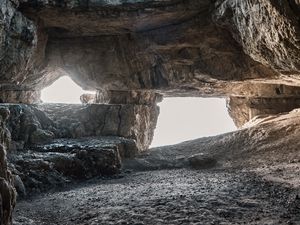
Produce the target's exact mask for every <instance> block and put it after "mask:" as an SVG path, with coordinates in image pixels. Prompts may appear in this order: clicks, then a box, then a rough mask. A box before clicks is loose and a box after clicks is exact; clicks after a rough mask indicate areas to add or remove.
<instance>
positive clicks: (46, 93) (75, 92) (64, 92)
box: [41, 76, 95, 104]
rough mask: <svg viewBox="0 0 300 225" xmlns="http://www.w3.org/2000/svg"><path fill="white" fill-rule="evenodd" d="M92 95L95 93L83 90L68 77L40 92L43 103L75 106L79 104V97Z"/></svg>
mask: <svg viewBox="0 0 300 225" xmlns="http://www.w3.org/2000/svg"><path fill="white" fill-rule="evenodd" d="M94 93H95V92H92V91H85V90H83V89H82V88H81V87H80V86H78V85H77V84H76V83H75V82H74V81H73V80H72V79H71V78H70V77H68V76H63V77H60V78H59V79H58V80H56V81H55V82H54V83H53V84H52V85H50V86H49V87H46V88H44V89H43V90H42V92H41V100H42V101H43V102H45V103H69V104H71V103H73V104H76V103H81V101H80V96H81V95H83V94H94Z"/></svg>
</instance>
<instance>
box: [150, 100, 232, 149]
mask: <svg viewBox="0 0 300 225" xmlns="http://www.w3.org/2000/svg"><path fill="white" fill-rule="evenodd" d="M159 106H160V115H159V117H158V122H157V126H156V129H155V132H154V138H153V142H152V144H151V147H157V146H164V145H173V144H177V143H180V142H183V141H187V140H192V139H196V138H200V137H207V136H214V135H218V134H222V133H226V132H230V131H234V130H236V127H235V125H234V123H233V121H232V119H231V118H230V116H229V114H228V111H227V107H226V100H225V99H221V98H186V97H184V98H164V100H163V101H162V102H161V103H160V104H159Z"/></svg>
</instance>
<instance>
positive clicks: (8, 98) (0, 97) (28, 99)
mask: <svg viewBox="0 0 300 225" xmlns="http://www.w3.org/2000/svg"><path fill="white" fill-rule="evenodd" d="M40 98H41V95H40V91H31V90H29V91H26V90H2V91H1V89H0V103H25V104H34V103H40V102H41V100H40Z"/></svg>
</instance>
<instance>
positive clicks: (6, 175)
mask: <svg viewBox="0 0 300 225" xmlns="http://www.w3.org/2000/svg"><path fill="white" fill-rule="evenodd" d="M8 117H9V110H7V109H6V108H2V107H1V108H0V138H1V144H0V196H1V199H0V203H1V204H0V224H3V225H10V224H12V212H13V209H14V207H15V203H16V192H15V189H14V187H13V176H12V174H11V172H10V170H9V169H8V167H7V158H6V150H7V147H8V146H9V142H10V133H9V131H8V129H7V128H6V126H5V122H6V120H7V119H8Z"/></svg>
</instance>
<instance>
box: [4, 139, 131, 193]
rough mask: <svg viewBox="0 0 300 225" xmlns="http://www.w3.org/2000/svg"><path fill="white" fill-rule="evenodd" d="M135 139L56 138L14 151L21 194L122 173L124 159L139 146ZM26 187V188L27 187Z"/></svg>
mask: <svg viewBox="0 0 300 225" xmlns="http://www.w3.org/2000/svg"><path fill="white" fill-rule="evenodd" d="M134 148H136V146H135V143H134V141H133V140H130V139H125V138H120V137H98V138H81V139H55V140H53V141H51V142H48V143H47V144H41V145H35V146H32V147H30V148H28V149H27V150H23V151H21V152H20V151H19V152H18V154H11V155H10V157H9V160H10V163H11V164H12V165H13V168H14V169H13V172H14V174H16V175H15V177H20V178H21V179H20V180H19V181H18V182H15V183H16V184H18V185H17V187H18V188H17V190H18V192H21V194H23V193H24V192H25V193H28V194H34V193H37V192H41V191H47V190H50V189H53V188H57V187H62V186H65V185H66V184H68V183H71V182H75V181H83V180H87V179H90V178H94V177H101V176H112V175H115V174H117V173H119V172H120V168H121V163H122V158H125V157H132V156H133V155H134V154H135V153H136V151H137V149H134ZM24 188H25V190H24Z"/></svg>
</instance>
